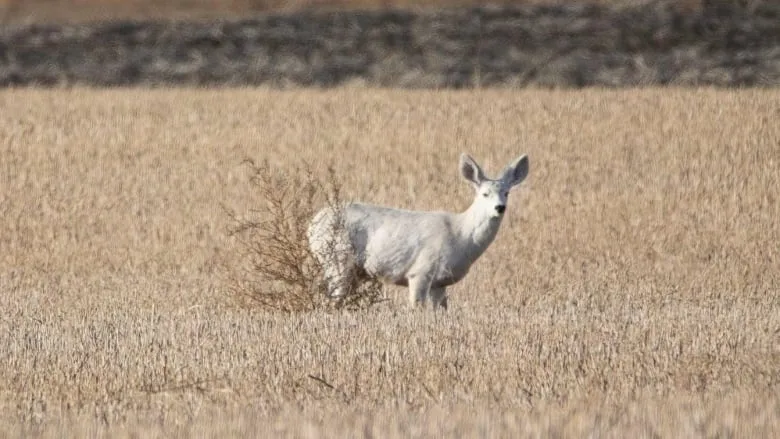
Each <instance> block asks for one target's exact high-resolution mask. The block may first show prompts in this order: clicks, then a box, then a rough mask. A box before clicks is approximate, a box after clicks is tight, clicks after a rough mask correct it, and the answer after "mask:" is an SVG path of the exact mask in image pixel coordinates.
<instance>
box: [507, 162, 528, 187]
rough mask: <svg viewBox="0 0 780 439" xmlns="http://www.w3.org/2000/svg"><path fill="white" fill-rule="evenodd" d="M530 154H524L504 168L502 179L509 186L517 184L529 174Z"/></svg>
mask: <svg viewBox="0 0 780 439" xmlns="http://www.w3.org/2000/svg"><path fill="white" fill-rule="evenodd" d="M528 168H529V165H528V156H527V155H522V156H521V157H519V158H518V159H517V160H515V161H513V162H512V163H510V164H509V166H507V167H506V169H504V174H503V175H502V176H501V180H502V181H503V182H504V184H506V185H507V186H509V187H512V186H517V185H518V184H520V183H522V181H523V180H525V177H527V176H528Z"/></svg>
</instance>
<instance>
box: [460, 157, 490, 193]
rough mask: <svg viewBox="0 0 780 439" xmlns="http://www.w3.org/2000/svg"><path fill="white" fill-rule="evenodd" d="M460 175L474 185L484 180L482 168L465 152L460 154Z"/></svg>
mask: <svg viewBox="0 0 780 439" xmlns="http://www.w3.org/2000/svg"><path fill="white" fill-rule="evenodd" d="M460 175H462V176H463V178H465V179H466V180H467V181H468V182H469V183H471V184H473V185H474V186H479V185H480V184H482V182H483V181H485V174H484V173H483V172H482V168H480V167H479V165H478V164H477V162H475V161H474V159H473V158H471V156H470V155H468V154H466V153H463V154H461V155H460Z"/></svg>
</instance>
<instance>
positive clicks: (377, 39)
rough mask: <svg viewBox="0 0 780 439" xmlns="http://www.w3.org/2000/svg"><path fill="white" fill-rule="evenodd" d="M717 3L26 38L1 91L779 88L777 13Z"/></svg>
mask: <svg viewBox="0 0 780 439" xmlns="http://www.w3.org/2000/svg"><path fill="white" fill-rule="evenodd" d="M712 3H713V4H715V6H706V7H704V8H703V9H701V10H698V11H694V12H683V11H681V10H679V9H678V8H675V7H674V6H673V5H674V2H658V3H654V4H651V5H645V6H642V7H638V8H632V9H625V8H624V9H617V8H609V7H602V6H588V5H565V6H527V7H501V8H498V7H495V8H459V9H449V10H441V11H436V12H421V13H414V12H408V11H364V12H357V11H341V12H303V13H294V14H288V15H271V16H262V17H258V18H251V19H245V20H232V21H216V22H161V21H159V22H152V21H145V22H140V21H139V22H132V21H122V22H111V23H93V24H83V25H30V26H25V27H14V28H5V29H0V85H2V86H18V85H47V86H59V85H75V84H81V85H97V86H113V85H171V84H181V85H259V84H266V85H273V86H320V87H331V86H337V85H340V84H345V83H362V84H368V85H375V86H386V87H409V88H438V87H456V88H461V87H474V86H482V87H485V86H513V87H521V86H528V85H534V86H543V87H584V86H607V87H621V86H637V85H665V84H671V85H686V86H691V85H714V86H722V87H732V86H776V85H780V2H769V1H767V2H763V3H757V6H752V7H750V8H748V7H740V6H734V5H735V4H737V3H738V2H716V1H714V2H712ZM748 3H749V2H748ZM720 4H727V6H722V5H721V6H718V5H720Z"/></svg>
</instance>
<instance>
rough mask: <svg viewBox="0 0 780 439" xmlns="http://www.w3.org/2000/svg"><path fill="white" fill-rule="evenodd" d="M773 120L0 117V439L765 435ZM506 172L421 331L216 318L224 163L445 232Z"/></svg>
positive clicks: (261, 108)
mask: <svg viewBox="0 0 780 439" xmlns="http://www.w3.org/2000/svg"><path fill="white" fill-rule="evenodd" d="M779 98H780V94H779V93H778V92H777V91H774V90H744V91H713V90H675V89H665V90H656V89H647V90H628V91H599V90H588V91H577V92H563V91H561V92H556V91H533V90H527V91H522V92H506V91H470V92H399V91H381V90H365V89H361V90H355V89H343V90H332V91H327V92H318V91H286V92H279V91H267V90H254V89H252V90H250V89H241V90H221V91H209V90H187V89H177V90H156V91H149V90H146V91H141V90H113V91H106V90H103V91H100V90H83V89H74V90H60V91H36V90H16V91H14V90H7V91H4V92H2V94H0V107H1V108H3V111H2V113H0V138H1V139H2V143H1V144H0V145H2V146H1V147H2V151H0V178H2V180H0V183H1V185H2V187H3V191H2V193H0V196H2V198H0V214H1V217H2V218H3V220H2V221H1V222H0V247H2V249H3V251H2V253H0V308H2V309H3V311H4V312H3V316H2V317H0V346H2V348H0V360H2V364H3V367H2V368H1V369H0V389H2V390H0V413H2V415H1V416H2V418H1V419H0V431H2V432H4V433H9V434H12V435H14V434H19V433H30V432H36V433H39V434H42V435H58V434H62V433H67V434H75V435H77V434H79V432H82V433H84V432H86V433H90V434H92V433H96V434H103V433H107V434H108V433H110V434H112V435H119V436H121V435H132V434H133V433H139V432H140V433H144V434H146V435H166V436H169V435H171V434H195V433H198V434H214V435H216V434H219V435H225V434H228V435H230V434H234V435H241V434H246V433H251V432H256V431H258V430H260V431H269V430H273V431H276V432H277V433H278V434H279V435H290V436H318V435H344V434H349V435H369V434H375V435H377V434H381V435H382V436H389V437H393V436H403V437H409V436H421V435H430V434H433V433H435V432H439V431H445V432H451V433H453V434H463V435H468V436H473V435H532V436H533V435H544V436H547V435H552V434H561V435H564V436H572V435H573V436H581V435H584V434H598V435H603V436H606V437H628V436H652V435H654V434H660V435H662V436H685V437H691V436H712V435H724V436H729V435H730V434H737V435H739V436H754V437H757V436H766V437H768V436H771V435H772V434H775V435H776V434H777V433H778V430H779V429H780V398H778V396H777V394H778V390H779V389H778V387H779V384H780V344H779V343H778V339H780V298H779V297H780V295H778V280H780V267H779V266H778V264H779V261H780V259H779V256H780V255H779V254H778V249H777V245H776V244H777V242H778V241H780V223H778V221H777V218H778V214H780V212H779V210H780V209H779V208H778V203H777V199H776V196H777V195H776V188H777V187H778V184H780V171H778V169H779V168H778V160H779V159H778V157H780V126H778V125H777V124H776V123H775V121H776V120H777V118H778V116H780V107H778V104H777V103H778V102H780V99H779ZM461 151H468V152H471V153H472V154H473V155H474V157H476V158H477V159H478V160H480V162H482V163H483V164H484V165H485V167H486V168H487V170H488V172H490V173H495V172H497V171H498V169H496V167H497V166H500V165H501V164H503V163H505V162H506V161H507V160H508V159H509V158H513V157H515V156H517V155H518V154H520V153H528V154H529V157H530V158H531V173H530V176H529V179H528V180H527V182H526V183H524V186H523V187H522V188H521V189H520V190H519V191H517V192H516V193H513V195H512V196H511V199H510V205H509V209H508V216H507V218H506V220H505V223H504V225H503V226H502V227H503V228H502V230H501V231H500V232H499V235H498V238H497V241H496V242H495V243H494V244H493V246H492V247H491V248H490V249H489V250H488V252H487V253H486V254H485V255H484V256H483V258H482V259H480V260H479V261H478V262H477V264H476V266H475V267H474V268H473V270H472V272H471V274H470V275H469V276H468V277H467V278H466V279H465V280H464V281H463V282H462V283H460V284H458V285H456V286H455V287H454V288H452V291H451V300H450V305H451V309H450V311H449V312H448V313H439V314H434V313H426V312H417V311H410V310H407V309H406V308H405V304H404V298H405V293H404V291H403V290H402V289H396V288H388V297H389V298H390V299H391V300H390V301H389V302H388V303H384V304H382V305H380V306H378V307H376V308H374V309H371V310H368V311H364V312H355V313H346V312H345V313H332V314H329V313H324V312H314V313H309V314H301V315H274V314H270V313H265V312H262V311H258V310H247V309H241V308H237V307H235V306H234V305H233V303H232V302H231V301H230V300H229V298H228V297H226V291H227V289H226V285H225V279H224V277H223V273H222V270H221V268H220V267H221V266H223V265H224V264H228V265H229V264H231V263H232V261H233V259H234V257H235V249H234V247H232V245H233V243H231V242H230V241H229V240H228V238H227V237H226V236H225V230H226V225H227V224H226V221H227V218H226V215H225V212H224V211H223V209H222V206H223V205H224V206H227V207H230V208H234V209H237V210H239V211H240V210H247V209H250V208H251V207H252V206H253V205H257V203H259V202H260V200H258V199H257V197H256V194H253V193H251V191H250V190H249V188H250V187H249V185H248V183H247V181H246V173H245V168H244V167H243V166H242V165H241V161H242V160H243V159H244V158H253V159H264V158H267V159H268V160H269V161H270V163H271V164H273V165H275V166H278V167H280V168H288V167H290V166H293V165H295V164H299V163H301V162H302V161H303V160H306V161H309V162H311V163H313V164H314V172H318V173H322V175H323V176H324V175H325V171H326V169H325V168H326V165H328V164H332V165H333V166H334V168H335V169H336V170H337V172H338V175H339V177H340V178H341V179H342V181H343V183H344V186H345V189H346V190H347V192H348V194H349V195H351V196H354V197H356V198H360V199H364V200H369V201H372V202H376V203H383V204H392V205H395V206H399V207H406V208H419V209H423V208H426V209H460V208H463V207H465V206H466V205H467V204H468V202H469V197H470V193H471V192H470V190H469V189H468V186H467V185H466V183H464V182H462V181H461V180H460V179H459V176H458V173H457V158H458V154H459V153H460V152H461Z"/></svg>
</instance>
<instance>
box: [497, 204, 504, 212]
mask: <svg viewBox="0 0 780 439" xmlns="http://www.w3.org/2000/svg"><path fill="white" fill-rule="evenodd" d="M505 210H506V206H502V205H499V206H496V212H498V213H504V211H505Z"/></svg>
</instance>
